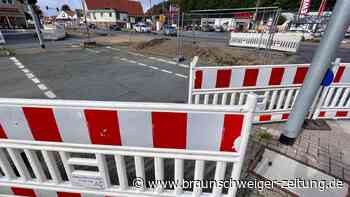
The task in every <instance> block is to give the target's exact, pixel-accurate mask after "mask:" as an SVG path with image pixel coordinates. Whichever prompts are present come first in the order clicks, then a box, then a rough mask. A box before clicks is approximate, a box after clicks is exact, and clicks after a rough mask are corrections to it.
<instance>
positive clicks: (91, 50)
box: [86, 48, 100, 53]
mask: <svg viewBox="0 0 350 197" xmlns="http://www.w3.org/2000/svg"><path fill="white" fill-rule="evenodd" d="M86 50H87V51H90V52H92V53H100V51H97V50H93V49H89V48H86Z"/></svg>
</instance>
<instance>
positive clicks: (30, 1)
mask: <svg viewBox="0 0 350 197" xmlns="http://www.w3.org/2000/svg"><path fill="white" fill-rule="evenodd" d="M36 3H37V0H28V9H29V11H30V13H31V14H32V18H33V21H34V26H35V31H36V34H37V35H38V39H39V42H40V46H41V48H43V49H44V48H45V44H44V38H43V35H42V32H41V30H40V22H39V17H38V16H37V15H36V13H35V11H34V6H35V4H36Z"/></svg>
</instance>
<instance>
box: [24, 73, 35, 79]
mask: <svg viewBox="0 0 350 197" xmlns="http://www.w3.org/2000/svg"><path fill="white" fill-rule="evenodd" d="M26 76H27V77H28V79H31V78H34V77H35V76H34V75H33V73H28V74H26Z"/></svg>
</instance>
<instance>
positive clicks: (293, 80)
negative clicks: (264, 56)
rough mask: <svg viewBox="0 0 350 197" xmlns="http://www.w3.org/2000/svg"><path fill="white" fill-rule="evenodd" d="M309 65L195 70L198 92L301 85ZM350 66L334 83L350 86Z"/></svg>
mask: <svg viewBox="0 0 350 197" xmlns="http://www.w3.org/2000/svg"><path fill="white" fill-rule="evenodd" d="M309 66H310V65H309V64H287V65H253V66H222V67H195V68H193V70H194V73H195V74H194V79H195V80H194V89H202V90H204V89H206V90H212V89H225V88H238V87H267V86H288V85H301V84H302V83H303V82H304V79H305V77H306V74H307V72H308V69H309ZM346 76H350V64H341V65H340V66H339V67H338V68H336V69H335V78H334V83H350V78H349V77H346Z"/></svg>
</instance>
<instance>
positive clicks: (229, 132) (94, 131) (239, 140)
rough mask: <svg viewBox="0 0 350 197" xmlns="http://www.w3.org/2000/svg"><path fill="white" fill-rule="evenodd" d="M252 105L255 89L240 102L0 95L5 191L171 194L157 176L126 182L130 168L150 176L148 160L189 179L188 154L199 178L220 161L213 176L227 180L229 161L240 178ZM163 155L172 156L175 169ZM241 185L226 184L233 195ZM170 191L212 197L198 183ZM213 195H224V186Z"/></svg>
mask: <svg viewBox="0 0 350 197" xmlns="http://www.w3.org/2000/svg"><path fill="white" fill-rule="evenodd" d="M255 104H256V97H255V96H254V95H249V96H248V101H247V104H246V105H242V106H209V105H188V104H157V103H119V102H93V101H66V100H25V99H0V138H1V139H0V168H1V171H2V172H3V173H1V174H0V176H1V177H0V194H10V195H29V194H30V196H45V197H46V196H48V197H51V196H84V195H88V194H89V195H91V194H94V195H100V196H106V195H108V196H118V195H129V196H130V195H131V196H148V195H150V196H152V194H154V192H157V193H158V194H159V195H160V196H163V195H168V194H169V191H168V190H167V191H165V190H164V188H162V184H160V183H159V182H158V183H159V185H157V187H155V188H146V186H142V185H141V186H140V185H136V186H139V187H137V188H135V185H131V184H129V183H130V181H129V179H128V177H133V176H135V175H133V173H134V172H135V171H133V170H131V168H133V169H135V170H136V177H138V179H141V180H143V181H145V180H146V177H145V174H146V171H147V169H149V168H148V166H146V165H145V158H147V159H148V160H147V161H149V159H151V160H152V161H153V162H154V170H152V173H153V175H152V176H153V177H155V180H158V181H161V180H164V177H165V176H167V177H168V176H172V177H174V179H175V180H177V181H184V173H185V172H184V171H185V168H184V161H185V160H192V161H195V167H194V173H195V177H194V178H195V180H203V173H204V170H205V164H206V162H209V161H211V162H216V175H215V177H214V179H215V180H224V179H225V172H226V167H227V165H228V164H232V165H234V168H231V171H232V172H229V173H230V174H231V175H232V176H231V178H232V179H234V180H237V179H239V177H240V172H241V168H242V165H243V159H244V154H245V152H246V148H247V144H248V138H249V133H250V128H251V124H252V119H253V111H254V109H255ZM125 157H128V158H133V160H132V162H131V163H130V159H129V160H127V159H126V158H125ZM165 160H172V161H173V162H174V165H173V168H174V169H173V170H175V175H174V171H173V170H168V169H169V168H170V167H169V166H168V165H167V166H166V167H165V164H164V162H165ZM79 166H80V167H79ZM81 166H82V167H81ZM131 166H134V167H131ZM92 167H93V168H94V169H95V170H93V171H91V170H89V168H90V169H91V168H92ZM29 169H32V170H29ZM147 172H149V171H147ZM169 173H170V174H169ZM64 174H65V175H66V176H63V175H64ZM112 177H114V178H112ZM116 177H118V180H119V181H118V182H116V181H115V178H116ZM236 190H237V188H235V187H234V186H232V187H231V188H229V191H228V192H229V194H230V196H234V195H235V193H236ZM171 192H174V195H175V194H176V195H182V194H184V195H191V196H192V195H195V196H207V195H209V194H206V193H205V192H202V188H198V187H195V188H193V191H184V188H182V187H180V186H177V187H175V188H174V189H173V191H171ZM212 193H213V194H210V195H215V196H217V195H221V194H222V188H221V187H220V186H218V187H215V188H214V189H213V191H212Z"/></svg>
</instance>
